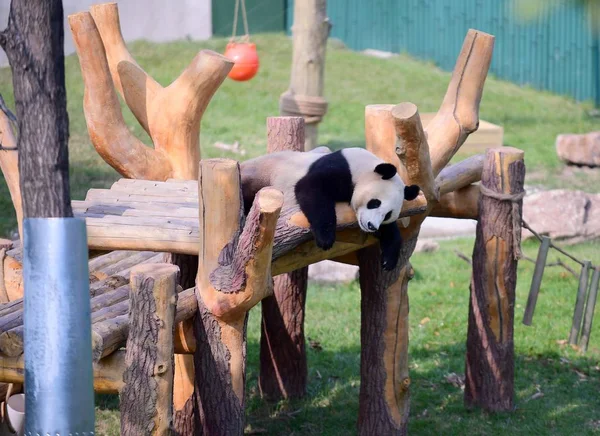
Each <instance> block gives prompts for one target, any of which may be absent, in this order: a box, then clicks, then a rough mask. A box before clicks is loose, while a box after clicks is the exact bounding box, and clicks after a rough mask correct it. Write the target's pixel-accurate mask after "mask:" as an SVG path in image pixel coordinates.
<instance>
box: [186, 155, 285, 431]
mask: <svg viewBox="0 0 600 436" xmlns="http://www.w3.org/2000/svg"><path fill="white" fill-rule="evenodd" d="M198 200H199V210H200V213H199V228H200V232H199V237H200V238H199V239H200V241H199V258H198V276H197V279H196V298H197V300H198V314H197V315H196V318H195V321H194V333H195V336H196V350H195V353H194V368H195V371H196V375H195V377H194V378H195V386H194V388H195V389H194V392H195V393H194V396H195V398H196V401H195V410H194V415H195V419H196V434H199V432H200V429H201V430H202V434H205V435H221V434H226V435H241V434H243V431H244V390H245V383H246V325H247V322H248V311H249V310H250V309H251V308H252V307H254V306H255V305H256V304H258V302H259V301H261V300H262V299H263V298H265V297H267V296H269V295H272V293H273V279H272V277H271V259H272V255H273V238H274V236H275V227H276V225H277V219H278V217H279V212H280V211H281V206H282V205H283V194H282V193H281V192H279V191H277V190H275V189H272V188H264V189H261V190H260V191H259V192H258V194H257V195H256V198H255V199H254V203H253V204H252V208H251V209H250V211H249V213H248V216H246V217H245V220H244V207H243V201H242V189H241V179H240V167H239V164H238V163H237V162H235V161H232V160H226V159H210V160H204V161H202V162H200V175H199V177H198Z"/></svg>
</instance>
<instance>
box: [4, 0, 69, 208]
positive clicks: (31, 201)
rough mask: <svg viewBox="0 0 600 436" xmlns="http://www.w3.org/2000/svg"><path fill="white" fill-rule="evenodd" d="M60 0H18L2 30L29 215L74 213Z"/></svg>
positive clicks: (21, 173) (21, 179)
mask: <svg viewBox="0 0 600 436" xmlns="http://www.w3.org/2000/svg"><path fill="white" fill-rule="evenodd" d="M63 42H64V30H63V7H62V1H61V0H47V1H43V2H40V1H38V0H13V1H11V5H10V13H9V17H8V27H7V28H6V29H5V30H4V31H3V32H2V33H0V46H1V47H2V48H3V49H4V51H5V52H6V55H7V57H8V60H9V63H10V65H11V68H12V73H13V75H12V76H13V87H14V94H15V103H16V111H17V120H18V126H19V137H18V143H17V147H18V149H19V157H20V158H19V174H20V176H19V177H20V184H21V193H22V201H23V216H24V217H40V218H45V217H71V216H73V212H72V209H71V197H70V189H69V156H68V148H67V142H68V139H69V119H68V115H67V98H66V90H65V65H64V48H63Z"/></svg>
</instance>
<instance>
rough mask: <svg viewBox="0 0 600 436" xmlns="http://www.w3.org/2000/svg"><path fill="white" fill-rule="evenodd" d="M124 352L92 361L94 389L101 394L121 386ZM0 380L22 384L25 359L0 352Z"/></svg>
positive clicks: (113, 390) (116, 389)
mask: <svg viewBox="0 0 600 436" xmlns="http://www.w3.org/2000/svg"><path fill="white" fill-rule="evenodd" d="M124 370H125V352H124V351H116V352H114V353H112V354H111V355H110V356H108V357H107V358H105V359H102V360H101V361H99V362H96V363H94V390H95V391H96V392H98V393H102V394H117V393H119V391H120V390H121V388H122V387H123V371H124ZM0 381H3V382H6V383H19V384H23V382H24V381H25V359H24V357H23V355H21V356H19V357H7V356H4V355H1V354H0Z"/></svg>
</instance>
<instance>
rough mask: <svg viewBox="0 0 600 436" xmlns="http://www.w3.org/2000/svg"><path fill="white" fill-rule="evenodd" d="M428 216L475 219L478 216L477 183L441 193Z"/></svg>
mask: <svg viewBox="0 0 600 436" xmlns="http://www.w3.org/2000/svg"><path fill="white" fill-rule="evenodd" d="M430 216H435V217H444V218H463V219H472V220H476V219H477V218H478V217H479V185H469V186H466V187H464V188H461V189H458V190H456V191H454V192H448V193H447V194H444V195H442V196H441V197H440V201H439V203H437V204H436V205H435V206H434V207H433V209H432V210H431V213H430Z"/></svg>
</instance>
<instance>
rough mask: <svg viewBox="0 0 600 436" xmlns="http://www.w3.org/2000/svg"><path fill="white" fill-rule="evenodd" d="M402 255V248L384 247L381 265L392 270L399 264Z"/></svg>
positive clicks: (387, 269)
mask: <svg viewBox="0 0 600 436" xmlns="http://www.w3.org/2000/svg"><path fill="white" fill-rule="evenodd" d="M399 257H400V250H396V249H394V247H385V248H383V247H382V250H381V267H382V268H383V269H384V270H386V271H391V270H393V269H394V268H396V265H397V264H398V258H399Z"/></svg>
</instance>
